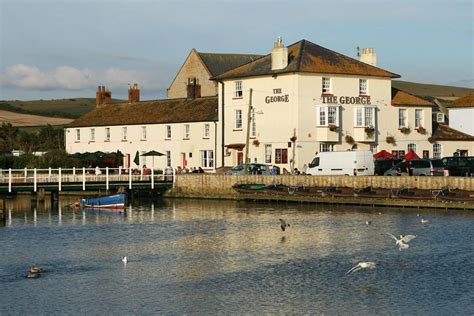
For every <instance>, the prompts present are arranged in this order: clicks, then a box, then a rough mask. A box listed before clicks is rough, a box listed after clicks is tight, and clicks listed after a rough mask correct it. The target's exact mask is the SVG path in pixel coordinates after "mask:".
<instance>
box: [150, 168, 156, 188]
mask: <svg viewBox="0 0 474 316" xmlns="http://www.w3.org/2000/svg"><path fill="white" fill-rule="evenodd" d="M154 188H155V171H154V170H153V168H151V189H152V190H153V189H154Z"/></svg>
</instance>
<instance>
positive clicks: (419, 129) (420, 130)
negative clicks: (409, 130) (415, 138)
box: [416, 126, 426, 135]
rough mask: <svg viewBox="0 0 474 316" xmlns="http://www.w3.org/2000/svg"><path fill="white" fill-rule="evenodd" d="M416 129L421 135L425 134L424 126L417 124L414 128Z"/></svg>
mask: <svg viewBox="0 0 474 316" xmlns="http://www.w3.org/2000/svg"><path fill="white" fill-rule="evenodd" d="M416 131H417V132H418V133H420V134H421V135H425V134H426V128H424V127H423V126H418V127H417V128H416Z"/></svg>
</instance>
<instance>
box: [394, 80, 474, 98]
mask: <svg viewBox="0 0 474 316" xmlns="http://www.w3.org/2000/svg"><path fill="white" fill-rule="evenodd" d="M392 87H395V88H397V89H400V90H403V91H406V92H408V93H411V94H414V95H417V96H420V97H428V96H430V97H463V96H465V95H466V94H469V93H473V92H474V89H469V88H462V87H451V86H441V85H435V84H425V83H417V82H409V81H399V80H392Z"/></svg>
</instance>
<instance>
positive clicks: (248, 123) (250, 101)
mask: <svg viewBox="0 0 474 316" xmlns="http://www.w3.org/2000/svg"><path fill="white" fill-rule="evenodd" d="M252 92H253V89H252V88H250V96H249V108H248V111H247V138H246V139H245V162H244V174H248V173H249V143H250V122H251V121H252V110H253V108H252Z"/></svg>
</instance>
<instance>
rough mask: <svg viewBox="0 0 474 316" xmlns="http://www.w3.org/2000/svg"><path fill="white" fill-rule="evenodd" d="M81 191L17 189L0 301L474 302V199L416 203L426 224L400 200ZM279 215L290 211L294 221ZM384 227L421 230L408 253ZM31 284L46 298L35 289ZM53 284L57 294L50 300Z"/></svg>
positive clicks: (112, 305)
mask: <svg viewBox="0 0 474 316" xmlns="http://www.w3.org/2000/svg"><path fill="white" fill-rule="evenodd" d="M22 199H24V200H26V201H23V200H22ZM74 200H75V198H74V197H71V198H68V197H65V198H61V199H60V200H59V201H58V202H57V203H53V205H50V203H49V201H45V203H42V204H38V203H36V201H32V200H31V198H30V197H29V196H27V197H19V198H17V199H13V200H8V201H7V203H6V209H8V215H7V221H6V223H7V225H6V227H4V228H1V229H0V238H1V242H2V247H0V291H2V293H3V292H5V291H7V290H8V293H10V294H11V295H8V296H4V298H3V299H2V302H0V314H18V313H26V312H27V311H31V310H35V311H36V312H37V313H40V314H48V313H67V312H69V311H70V312H76V313H77V311H80V312H81V313H92V314H103V313H137V311H138V312H139V313H170V314H191V313H192V314H208V313H211V314H213V313H218V312H221V313H222V312H223V313H252V314H260V313H285V314H294V313H298V314H299V313H329V314H348V313H356V314H373V313H374V311H375V310H376V311H377V312H376V313H382V314H413V313H414V314H433V313H437V312H440V311H441V308H446V307H445V306H449V307H450V308H452V310H453V311H457V312H460V313H462V312H463V311H466V309H469V308H471V309H472V308H473V304H472V302H470V301H468V300H464V299H463V297H462V295H460V293H469V291H470V290H471V291H472V282H470V281H472V273H471V265H472V256H473V255H474V253H473V249H472V246H471V245H470V243H469V242H468V241H469V240H471V238H473V237H474V232H473V230H472V223H473V215H472V213H470V212H453V211H449V212H444V211H439V210H438V211H433V210H421V211H418V210H417V212H419V213H421V214H422V215H423V216H424V217H428V218H430V219H431V220H432V221H431V222H432V224H431V225H430V226H423V225H421V224H420V223H419V217H417V216H416V212H407V211H400V210H395V209H393V210H392V209H384V210H383V212H382V214H380V215H379V212H380V210H379V209H373V208H344V207H332V206H316V205H298V204H288V205H287V204H266V203H244V202H235V201H205V200H164V201H163V200H151V199H140V200H135V201H134V202H133V203H132V204H130V205H127V207H126V211H125V212H116V211H103V210H91V209H78V208H75V207H73V206H72V205H73V204H72V203H71V202H74ZM279 218H284V219H285V220H286V221H287V222H288V223H290V224H291V226H290V227H288V229H287V230H286V231H285V232H282V231H281V229H280V223H279V220H278V219H279ZM367 220H370V221H371V222H372V224H371V225H366V224H365V222H366V221H367ZM385 232H390V233H393V234H395V235H398V234H407V233H411V234H416V235H418V237H417V239H415V240H414V241H413V244H412V245H411V247H410V249H409V251H407V252H399V251H398V250H397V249H396V247H393V242H392V240H391V239H390V238H388V237H387V236H385V235H383V234H384V233H385ZM433 245H435V246H433ZM123 256H128V258H129V263H128V264H127V265H126V267H125V266H124V265H123V263H122V262H121V258H122V257H123ZM372 260H373V261H376V262H377V263H378V267H377V269H375V270H373V271H370V272H368V273H366V271H360V272H357V273H355V274H353V275H351V276H350V277H346V276H345V272H346V271H347V270H348V269H349V268H350V267H352V266H353V265H354V264H355V263H357V262H360V261H372ZM33 263H34V264H39V265H42V266H44V267H45V268H46V270H48V271H49V273H46V274H45V275H44V276H42V277H41V278H40V279H38V280H34V281H33V282H34V283H32V282H29V281H30V280H28V281H27V280H26V279H25V278H24V273H25V271H26V270H25V269H26V268H27V267H28V266H29V265H31V264H33ZM441 276H442V277H441ZM447 280H448V281H447ZM40 289H41V290H40ZM45 289H47V290H45ZM31 296H34V297H36V298H37V299H36V300H34V301H33V302H31V301H30V302H29V300H27V299H26V298H28V297H31ZM51 297H55V300H54V302H55V303H54V304H42V303H41V302H44V301H48V300H49V299H50V298H51ZM22 298H23V299H25V300H24V301H23V300H22ZM456 301H457V303H458V304H457V305H455V304H453V303H452V302H456Z"/></svg>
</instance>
